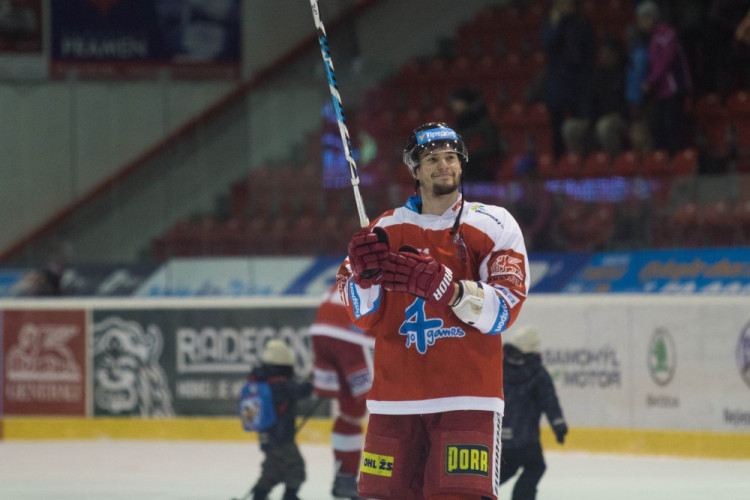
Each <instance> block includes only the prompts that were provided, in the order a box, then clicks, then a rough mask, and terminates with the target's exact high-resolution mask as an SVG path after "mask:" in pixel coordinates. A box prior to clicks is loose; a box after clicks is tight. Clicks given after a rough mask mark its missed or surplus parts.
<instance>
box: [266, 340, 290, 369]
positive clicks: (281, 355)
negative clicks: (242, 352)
mask: <svg viewBox="0 0 750 500" xmlns="http://www.w3.org/2000/svg"><path fill="white" fill-rule="evenodd" d="M263 363H264V364H266V365H279V366H294V352H292V350H291V349H290V348H289V346H288V345H287V344H286V342H284V341H283V340H280V339H271V340H269V341H268V342H266V346H265V347H264V348H263Z"/></svg>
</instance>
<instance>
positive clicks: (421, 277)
mask: <svg viewBox="0 0 750 500" xmlns="http://www.w3.org/2000/svg"><path fill="white" fill-rule="evenodd" d="M453 283H454V282H453V271H451V270H450V269H449V268H447V267H445V266H444V265H442V264H440V263H439V262H438V261H436V260H435V259H433V258H432V257H430V255H428V254H426V253H422V252H418V251H417V250H416V249H414V248H412V247H401V249H400V251H399V252H391V253H390V256H389V258H388V260H387V261H385V262H384V263H383V277H382V282H381V285H382V286H383V288H385V289H386V290H390V291H393V292H407V293H410V294H412V295H416V296H417V297H421V298H423V299H425V300H426V301H427V302H428V303H429V304H431V305H433V306H435V307H440V308H442V307H445V306H447V305H449V304H450V301H451V299H452V298H453V291H454V287H453Z"/></svg>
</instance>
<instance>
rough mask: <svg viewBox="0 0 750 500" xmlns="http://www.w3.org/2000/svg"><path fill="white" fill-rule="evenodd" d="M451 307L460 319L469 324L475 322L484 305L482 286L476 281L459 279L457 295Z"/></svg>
mask: <svg viewBox="0 0 750 500" xmlns="http://www.w3.org/2000/svg"><path fill="white" fill-rule="evenodd" d="M451 307H452V308H453V312H454V313H455V314H456V316H458V318H459V319H460V320H461V321H463V322H464V323H467V324H469V325H473V324H475V323H476V322H477V321H479V316H480V315H481V314H482V307H484V288H482V285H481V284H479V283H478V282H476V281H469V280H461V281H459V282H458V296H457V297H456V302H455V303H454V304H453V305H452V306H451Z"/></svg>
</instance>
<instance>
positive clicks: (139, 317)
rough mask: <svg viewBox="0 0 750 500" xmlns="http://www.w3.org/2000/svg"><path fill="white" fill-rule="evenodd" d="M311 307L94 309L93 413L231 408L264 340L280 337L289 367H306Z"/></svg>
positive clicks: (230, 411) (225, 412)
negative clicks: (290, 353) (288, 350)
mask: <svg viewBox="0 0 750 500" xmlns="http://www.w3.org/2000/svg"><path fill="white" fill-rule="evenodd" d="M315 312H316V308H305V307H300V308H296V307H292V308H289V307H286V308H258V309H142V310H141V309H133V310H96V311H94V328H93V342H92V345H93V352H92V358H93V368H92V370H93V374H92V378H93V381H94V382H93V401H94V408H93V409H94V415H96V416H134V415H139V416H174V415H178V416H179V415H183V416H186V415H222V416H234V415H236V414H237V403H238V397H239V394H240V390H241V388H242V385H243V383H244V382H245V380H246V378H247V375H248V373H249V371H250V369H251V368H252V367H255V366H258V363H259V359H260V356H261V354H262V351H263V346H264V345H265V342H266V341H267V340H268V339H270V338H282V339H284V340H285V341H287V342H288V343H289V344H290V345H291V346H292V348H293V349H294V351H295V353H296V360H297V364H296V372H297V374H299V375H301V376H304V375H306V374H309V373H311V371H312V350H311V347H310V340H309V336H308V335H307V328H308V326H309V325H310V324H311V323H312V321H313V319H314V316H315Z"/></svg>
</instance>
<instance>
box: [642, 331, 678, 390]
mask: <svg viewBox="0 0 750 500" xmlns="http://www.w3.org/2000/svg"><path fill="white" fill-rule="evenodd" d="M676 356H677V348H676V347H675V343H674V339H673V338H672V335H671V334H670V333H669V331H668V330H667V329H666V328H661V327H660V328H657V329H656V330H654V333H653V334H652V335H651V342H649V345H648V371H649V373H650V374H651V378H652V379H653V381H654V382H655V383H656V384H657V385H661V386H664V385H667V384H668V383H669V382H670V381H671V380H672V377H674V372H675V368H676V367H677V359H676Z"/></svg>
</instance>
